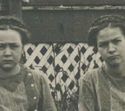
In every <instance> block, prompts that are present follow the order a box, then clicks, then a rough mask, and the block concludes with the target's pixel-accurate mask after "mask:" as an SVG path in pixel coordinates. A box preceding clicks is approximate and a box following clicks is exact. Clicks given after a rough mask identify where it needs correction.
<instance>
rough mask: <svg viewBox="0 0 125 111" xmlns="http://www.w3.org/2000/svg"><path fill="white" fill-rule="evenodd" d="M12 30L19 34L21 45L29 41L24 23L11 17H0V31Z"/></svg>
mask: <svg viewBox="0 0 125 111" xmlns="http://www.w3.org/2000/svg"><path fill="white" fill-rule="evenodd" d="M8 29H12V30H15V31H17V32H19V33H20V35H21V40H22V43H23V44H24V45H25V44H26V43H28V41H29V32H28V30H27V28H26V27H25V25H24V23H23V22H22V21H21V20H19V19H18V18H16V17H13V16H1V17H0V30H8Z"/></svg>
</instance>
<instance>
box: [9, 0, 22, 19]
mask: <svg viewBox="0 0 125 111" xmlns="http://www.w3.org/2000/svg"><path fill="white" fill-rule="evenodd" d="M8 2H9V15H12V16H16V17H18V18H20V19H22V0H8Z"/></svg>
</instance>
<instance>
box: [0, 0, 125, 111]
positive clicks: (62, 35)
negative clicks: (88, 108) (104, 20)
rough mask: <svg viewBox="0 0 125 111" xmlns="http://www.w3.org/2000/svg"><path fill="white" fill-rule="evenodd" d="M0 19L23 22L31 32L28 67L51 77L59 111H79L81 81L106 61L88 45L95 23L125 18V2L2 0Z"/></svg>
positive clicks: (49, 78)
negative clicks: (8, 17)
mask: <svg viewBox="0 0 125 111" xmlns="http://www.w3.org/2000/svg"><path fill="white" fill-rule="evenodd" d="M0 12H1V13H0V15H13V16H16V17H18V18H20V19H22V20H23V21H24V23H25V24H26V26H27V28H28V29H29V31H30V32H31V40H30V44H27V45H25V47H24V49H25V54H26V58H25V59H26V61H25V65H26V66H27V67H30V68H32V69H34V70H39V71H41V74H45V75H46V76H47V77H48V82H49V84H50V88H51V93H52V96H53V98H54V100H55V103H56V106H57V109H58V111H78V98H79V97H78V93H79V84H78V82H79V79H80V78H81V77H82V76H83V75H84V74H85V72H86V71H88V70H91V69H93V68H97V67H100V66H101V64H102V62H103V60H102V58H101V56H100V54H99V53H98V52H97V50H96V49H94V48H93V47H89V46H88V45H87V32H88V29H89V27H90V25H91V23H92V21H93V20H94V19H95V18H96V17H98V16H100V15H104V14H121V15H124V14H125V1H124V0H0Z"/></svg>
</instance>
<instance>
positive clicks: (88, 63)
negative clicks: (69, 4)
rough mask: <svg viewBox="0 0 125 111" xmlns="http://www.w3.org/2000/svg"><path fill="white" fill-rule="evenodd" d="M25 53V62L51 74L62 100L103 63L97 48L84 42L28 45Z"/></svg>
mask: <svg viewBox="0 0 125 111" xmlns="http://www.w3.org/2000/svg"><path fill="white" fill-rule="evenodd" d="M25 53H26V63H25V65H26V66H28V67H30V68H32V69H39V70H40V71H41V73H43V74H46V75H47V76H48V79H49V82H50V87H51V90H52V91H54V90H55V89H56V94H57V96H58V99H61V96H59V95H61V94H63V93H65V91H66V90H67V91H68V93H70V95H71V94H72V93H74V92H76V91H77V90H78V80H79V78H80V77H81V76H82V75H84V73H85V72H86V71H87V70H91V69H92V68H96V67H99V66H101V64H102V59H101V57H100V55H99V54H98V53H97V51H96V49H94V48H93V47H88V45H87V44H84V43H78V44H75V43H65V44H59V43H58V44H57V43H53V44H46V43H45V44H44V43H41V44H37V45H34V44H28V45H26V46H25Z"/></svg>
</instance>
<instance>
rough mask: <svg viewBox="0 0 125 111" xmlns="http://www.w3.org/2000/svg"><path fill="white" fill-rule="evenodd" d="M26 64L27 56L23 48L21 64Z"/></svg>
mask: <svg viewBox="0 0 125 111" xmlns="http://www.w3.org/2000/svg"><path fill="white" fill-rule="evenodd" d="M25 62H26V54H25V51H24V48H23V49H22V55H21V59H20V63H21V64H24V63H25Z"/></svg>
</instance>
